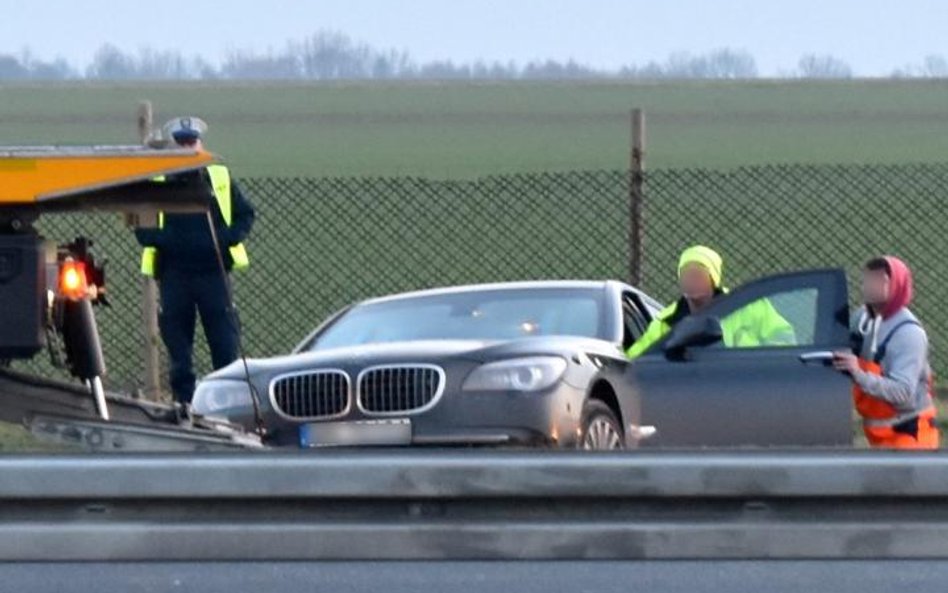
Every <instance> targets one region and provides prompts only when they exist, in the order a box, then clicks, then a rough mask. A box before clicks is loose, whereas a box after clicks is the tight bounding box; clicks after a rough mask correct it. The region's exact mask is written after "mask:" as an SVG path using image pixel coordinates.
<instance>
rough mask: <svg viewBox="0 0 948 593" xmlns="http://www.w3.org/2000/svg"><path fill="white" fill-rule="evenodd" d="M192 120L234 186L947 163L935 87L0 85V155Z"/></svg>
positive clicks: (947, 128) (944, 94) (941, 98)
mask: <svg viewBox="0 0 948 593" xmlns="http://www.w3.org/2000/svg"><path fill="white" fill-rule="evenodd" d="M145 98H147V99H151V100H152V101H153V102H154V104H155V107H156V111H157V112H158V113H157V115H158V119H159V121H163V118H167V117H170V116H172V115H176V114H196V115H200V116H202V117H204V118H205V119H206V120H207V121H208V122H209V123H210V125H211V136H210V141H209V144H210V145H211V147H212V148H213V149H214V150H215V151H217V152H219V153H220V154H222V155H224V156H225V157H226V158H227V159H228V160H229V162H230V163H231V164H232V165H233V166H234V167H235V169H236V171H237V172H238V174H239V175H241V176H252V177H258V176H348V175H355V176H357V175H425V176H432V177H450V178H466V177H476V176H479V175H484V174H497V173H509V172H522V171H553V170H571V169H601V168H620V167H623V166H624V165H625V164H626V163H627V159H628V139H629V122H628V111H629V109H630V108H631V107H634V106H640V107H643V108H645V109H646V113H647V118H648V121H647V124H648V126H647V127H648V142H647V144H648V164H649V166H650V167H652V168H668V167H698V166H703V167H731V166H735V165H743V164H759V163H773V162H813V163H830V162H833V163H835V162H841V163H856V162H864V163H877V162H885V163H901V162H932V161H940V160H944V159H945V158H946V155H948V82H944V81H940V82H933V81H849V82H777V81H772V82H768V81H761V82H742V83H735V82H691V83H636V84H633V83H607V82H595V83H574V82H564V83H478V84H475V83H470V84H464V83H455V84H436V83H416V84H408V83H403V84H382V83H363V84H359V83H352V84H324V85H305V84H288V85H282V86H281V85H272V86H271V85H263V84H238V83H225V84H221V85H218V86H212V85H210V84H189V85H184V84H180V83H179V84H151V85H133V84H122V85H105V84H84V83H74V84H66V85H62V84H60V85H47V86H27V87H23V86H20V87H16V86H13V87H11V86H2V85H0V144H17V143H57V142H58V143H88V142H101V143H106V142H134V141H136V132H135V123H134V118H135V109H136V104H137V102H138V101H139V100H140V99H145Z"/></svg>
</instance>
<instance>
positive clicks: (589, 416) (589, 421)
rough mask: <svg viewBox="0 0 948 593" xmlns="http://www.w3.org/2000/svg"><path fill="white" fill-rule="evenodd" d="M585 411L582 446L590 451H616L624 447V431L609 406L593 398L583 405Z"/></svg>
mask: <svg viewBox="0 0 948 593" xmlns="http://www.w3.org/2000/svg"><path fill="white" fill-rule="evenodd" d="M583 412H584V413H583V418H584V422H583V439H582V441H581V443H580V447H581V448H583V449H586V450H589V451H614V450H617V449H622V448H623V437H622V431H621V429H620V428H619V422H618V421H617V420H616V418H615V414H613V412H612V410H610V409H609V406H607V405H605V404H604V403H602V402H600V401H596V400H591V401H588V402H586V405H585V406H583Z"/></svg>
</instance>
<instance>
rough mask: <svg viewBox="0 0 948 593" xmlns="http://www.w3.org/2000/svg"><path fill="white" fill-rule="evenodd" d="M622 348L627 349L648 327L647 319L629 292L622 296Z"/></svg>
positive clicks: (637, 300)
mask: <svg viewBox="0 0 948 593" xmlns="http://www.w3.org/2000/svg"><path fill="white" fill-rule="evenodd" d="M622 326H623V329H622V348H623V349H628V348H629V347H630V346H632V344H634V343H635V341H636V340H637V339H639V337H640V336H641V335H642V334H643V333H645V329H646V328H647V327H648V318H647V317H646V316H645V313H644V312H643V311H642V308H641V307H640V305H639V299H637V298H636V296H635V295H634V294H633V293H631V292H626V293H623V294H622Z"/></svg>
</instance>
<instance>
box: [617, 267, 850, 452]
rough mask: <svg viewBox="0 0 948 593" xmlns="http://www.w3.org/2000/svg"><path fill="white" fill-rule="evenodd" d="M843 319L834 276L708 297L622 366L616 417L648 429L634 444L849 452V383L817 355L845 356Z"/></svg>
mask: <svg viewBox="0 0 948 593" xmlns="http://www.w3.org/2000/svg"><path fill="white" fill-rule="evenodd" d="M848 320H849V315H848V296H847V285H846V275H845V272H844V271H843V270H839V269H831V270H813V271H805V272H797V273H790V274H782V275H779V276H772V277H768V278H764V279H761V280H756V281H754V282H751V283H749V284H746V285H744V286H742V287H740V288H739V289H737V290H735V291H733V292H731V293H729V294H727V295H724V296H721V297H718V298H717V299H715V301H714V303H713V304H712V305H711V306H710V307H708V309H707V310H705V311H703V312H701V313H699V314H696V315H692V316H690V317H688V318H686V319H683V320H682V321H681V322H679V323H678V325H676V327H675V328H674V329H673V330H672V332H670V333H669V335H668V336H666V338H665V339H664V340H663V341H661V342H659V343H658V344H656V345H655V346H654V347H653V348H652V349H651V350H649V351H648V352H646V353H645V354H644V355H642V356H641V357H640V358H638V359H636V360H635V361H634V362H633V363H632V364H630V365H629V366H628V368H627V370H626V375H625V379H626V380H627V383H628V385H629V386H630V387H631V389H630V392H629V395H630V397H631V401H629V402H626V403H627V405H628V408H627V412H628V413H626V414H624V415H625V416H626V418H628V420H629V421H630V423H631V424H633V425H635V426H637V427H640V428H646V430H647V433H652V428H654V434H652V436H650V437H649V438H647V439H644V440H642V441H641V442H637V443H635V444H638V445H639V446H649V447H652V446H669V447H693V446H708V447H730V446H738V447H739V446H850V445H851V444H852V435H853V433H852V426H853V423H852V404H851V397H850V384H849V380H848V379H847V378H846V377H845V376H844V375H842V374H840V373H838V372H836V371H835V370H834V369H833V368H832V366H830V364H829V362H830V361H829V360H827V359H826V358H825V356H823V357H821V356H820V353H825V352H829V351H832V350H836V349H841V348H847V347H848V345H849V327H848V325H849V322H848ZM801 358H802V359H803V360H801ZM807 360H808V361H809V362H805V361H807ZM623 407H626V406H623ZM628 432H629V433H630V434H635V432H637V431H628ZM630 438H632V437H630ZM630 444H631V443H630Z"/></svg>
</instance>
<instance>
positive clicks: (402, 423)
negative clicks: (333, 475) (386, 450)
mask: <svg viewBox="0 0 948 593" xmlns="http://www.w3.org/2000/svg"><path fill="white" fill-rule="evenodd" d="M410 444H411V420H407V419H399V420H364V421H356V422H313V423H310V424H304V425H302V426H300V446H301V447H304V448H305V447H345V446H357V445H361V446H372V445H375V446H384V445H410Z"/></svg>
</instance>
